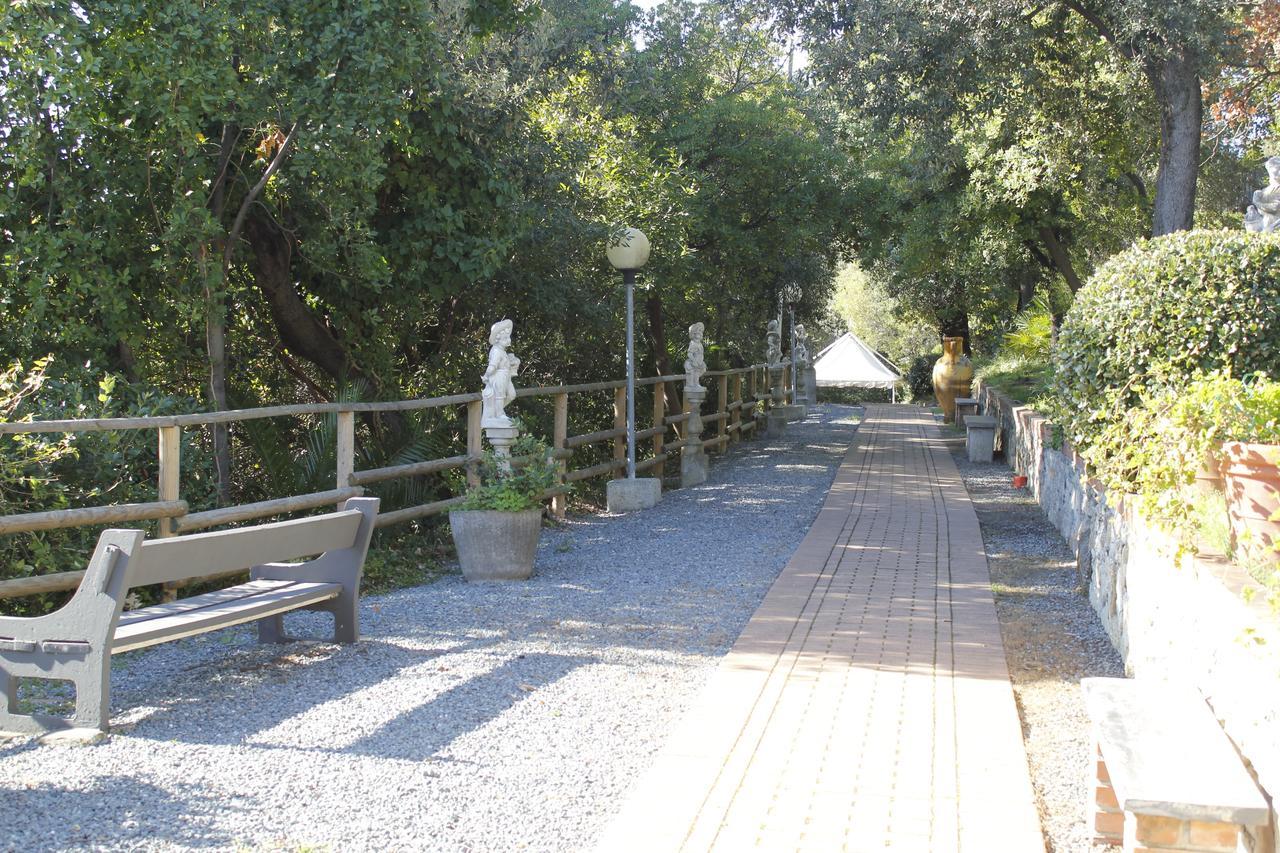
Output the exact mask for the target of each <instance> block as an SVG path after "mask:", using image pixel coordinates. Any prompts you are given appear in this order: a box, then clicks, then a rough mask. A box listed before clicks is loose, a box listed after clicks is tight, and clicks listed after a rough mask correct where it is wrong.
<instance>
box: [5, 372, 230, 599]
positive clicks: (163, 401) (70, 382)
mask: <svg viewBox="0 0 1280 853" xmlns="http://www.w3.org/2000/svg"><path fill="white" fill-rule="evenodd" d="M49 372H50V360H49V359H41V360H39V361H37V362H35V363H34V364H32V365H30V366H27V365H22V364H16V363H15V364H12V365H9V366H8V367H6V368H4V369H3V370H0V420H5V421H24V420H58V419H69V418H107V417H134V416H147V415H168V414H176V413H180V412H186V411H193V410H195V407H196V406H197V403H196V401H194V400H189V399H184V398H179V397H169V396H161V395H159V394H157V393H156V392H155V391H154V389H151V388H148V387H145V386H130V385H127V384H125V383H123V382H119V381H117V379H116V377H114V376H111V375H107V376H102V375H100V374H97V375H95V374H93V373H91V372H90V370H89V369H87V368H79V367H75V368H72V369H71V370H69V371H66V372H64V374H63V376H62V377H59V378H53V377H51V376H50V375H49ZM158 467H159V462H158V459H157V454H156V433H155V430H153V429H141V430H105V431H101V432H81V433H71V434H60V433H32V434H27V435H21V434H19V435H5V436H0V515H17V514H21V513H29V512H45V511H49V510H59V509H73V508H78V507H91V506H106V505H109V504H121V503H146V502H148V501H154V500H155V499H156V480H157V477H158V473H159V471H158ZM182 467H183V478H182V491H183V497H184V498H185V499H187V500H189V501H191V502H192V503H193V504H196V503H197V502H200V501H206V500H208V499H209V496H210V495H211V494H212V491H213V488H214V486H213V476H212V468H213V466H212V460H211V459H210V456H209V454H208V452H207V448H206V447H204V445H203V444H201V443H200V441H199V440H198V433H197V432H196V431H194V430H184V431H183V436H182ZM151 525H152V522H134V523H132V524H120V523H117V524H114V525H110V526H114V527H139V526H145V527H150V526H151ZM102 529H103V525H97V526H87V527H72V528H65V529H59V530H42V531H36V532H33V533H14V534H10V535H6V536H0V580H3V579H9V578H23V577H32V576H36V575H45V574H50V573H54V572H67V571H76V570H79V569H83V568H84V567H85V563H86V561H87V560H88V557H89V554H90V553H91V552H92V550H93V546H94V543H96V542H97V540H98V534H99V533H100V532H101V531H102ZM62 598H64V596H62V595H44V596H34V597H31V598H22V599H8V600H0V613H11V614H18V615H30V614H35V613H43V612H47V611H49V610H51V609H53V608H55V607H57V606H58V604H59V603H60V601H61V600H62Z"/></svg>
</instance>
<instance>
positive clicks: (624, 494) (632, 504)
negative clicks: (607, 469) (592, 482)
mask: <svg viewBox="0 0 1280 853" xmlns="http://www.w3.org/2000/svg"><path fill="white" fill-rule="evenodd" d="M604 490H605V501H606V503H607V504H608V507H609V512H635V511H636V510H639V509H648V508H649V507H652V506H657V505H658V501H660V500H662V481H661V480H659V479H657V478H656V477H636V478H635V479H626V480H610V481H609V482H608V483H607V484H606V485H605V487H604Z"/></svg>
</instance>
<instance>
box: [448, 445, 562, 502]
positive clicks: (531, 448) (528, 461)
mask: <svg viewBox="0 0 1280 853" xmlns="http://www.w3.org/2000/svg"><path fill="white" fill-rule="evenodd" d="M511 456H512V458H511V470H509V471H507V470H504V468H503V467H502V465H501V464H500V462H499V459H498V457H497V455H496V454H494V453H493V452H492V451H490V452H489V453H486V454H485V458H484V461H483V462H481V464H480V485H479V486H478V487H475V488H472V489H470V490H468V491H467V495H466V500H465V501H463V503H462V507H461V508H462V509H493V510H499V511H502V512H520V511H522V510H526V509H537V508H538V507H540V506H542V501H543V495H544V493H545V492H546V491H547V490H548V489H550V488H552V487H553V486H555V484H556V462H555V459H554V457H552V455H551V450H550V449H549V448H548V447H547V445H546V444H545V443H544V442H542V441H540V440H538V439H536V438H534V437H533V436H530V435H523V436H521V437H520V438H518V439H516V441H515V443H514V444H512V445H511Z"/></svg>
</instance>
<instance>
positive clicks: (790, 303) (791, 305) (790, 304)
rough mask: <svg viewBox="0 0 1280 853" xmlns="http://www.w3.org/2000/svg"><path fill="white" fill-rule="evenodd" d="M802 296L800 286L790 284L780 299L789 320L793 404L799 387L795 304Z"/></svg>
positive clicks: (783, 290) (784, 289)
mask: <svg viewBox="0 0 1280 853" xmlns="http://www.w3.org/2000/svg"><path fill="white" fill-rule="evenodd" d="M802 295H803V294H802V293H801V290H800V285H798V284H796V283H794V282H792V283H791V284H788V285H787V286H786V287H784V288H783V289H782V298H783V299H784V300H786V303H787V314H788V315H789V316H790V318H791V402H792V403H795V401H796V393H797V389H798V388H799V387H800V381H799V380H800V374H799V372H798V371H799V368H798V367H797V366H796V303H797V302H799V301H800V297H801V296H802Z"/></svg>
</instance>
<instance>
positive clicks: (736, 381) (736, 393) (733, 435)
mask: <svg viewBox="0 0 1280 853" xmlns="http://www.w3.org/2000/svg"><path fill="white" fill-rule="evenodd" d="M733 397H734V399H733V400H731V401H730V404H731V405H733V406H734V410H733V414H732V415H730V417H729V443H730V444H733V443H736V442H739V441H742V374H741V373H735V374H733Z"/></svg>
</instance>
